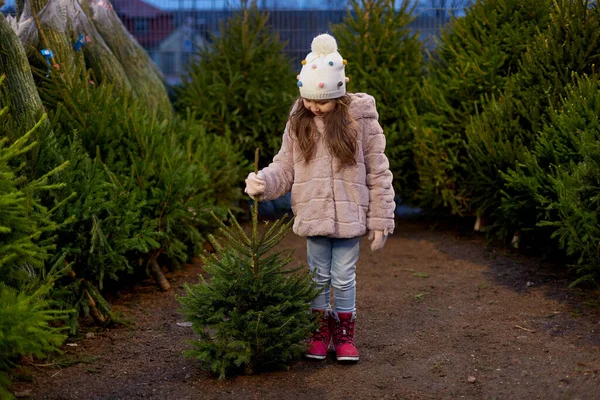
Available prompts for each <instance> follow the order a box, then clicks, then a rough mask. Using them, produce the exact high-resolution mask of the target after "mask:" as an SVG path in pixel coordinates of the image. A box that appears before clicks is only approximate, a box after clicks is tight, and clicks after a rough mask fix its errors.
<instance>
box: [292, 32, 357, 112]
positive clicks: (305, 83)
mask: <svg viewBox="0 0 600 400" xmlns="http://www.w3.org/2000/svg"><path fill="white" fill-rule="evenodd" d="M311 50H312V51H311V52H310V53H308V55H307V56H306V58H305V59H304V60H303V61H302V70H301V71H300V75H298V88H299V89H300V96H302V97H303V98H305V99H310V100H328V99H337V98H338V97H342V96H343V95H345V94H346V83H347V82H348V78H346V75H345V73H344V69H345V66H346V60H344V59H343V58H342V56H341V55H340V53H338V51H337V50H338V47H337V42H336V41H335V39H334V37H333V36H331V35H328V34H326V33H324V34H322V35H319V36H317V37H315V38H314V39H313V41H312V45H311Z"/></svg>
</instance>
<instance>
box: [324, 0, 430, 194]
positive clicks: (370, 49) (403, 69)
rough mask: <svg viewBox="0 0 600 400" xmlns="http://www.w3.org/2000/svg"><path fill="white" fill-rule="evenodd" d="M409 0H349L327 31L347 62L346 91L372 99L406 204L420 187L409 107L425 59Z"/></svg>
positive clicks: (421, 74)
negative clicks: (339, 20) (343, 13)
mask: <svg viewBox="0 0 600 400" xmlns="http://www.w3.org/2000/svg"><path fill="white" fill-rule="evenodd" d="M414 4H416V3H413V2H412V1H410V0H403V1H396V0H350V1H349V2H348V14H347V16H346V17H345V18H344V20H343V22H342V23H341V24H338V25H334V26H332V27H331V30H332V32H333V34H334V36H335V37H336V40H337V41H338V45H339V49H340V53H341V54H343V56H344V57H345V58H346V59H347V60H348V65H347V66H346V71H347V74H348V76H349V78H350V82H349V83H348V87H349V89H350V91H354V92H366V93H368V94H370V95H372V96H374V97H375V100H376V101H377V110H378V112H379V121H380V123H381V125H382V127H383V131H384V133H385V137H386V141H387V146H386V153H387V155H388V157H389V159H390V168H391V170H392V173H393V174H394V189H395V191H396V194H398V195H399V196H400V197H401V198H402V200H403V201H404V202H406V203H410V202H412V198H413V193H414V191H415V190H416V189H417V187H418V183H417V182H418V176H417V174H416V170H415V166H414V157H413V131H412V129H410V127H409V125H408V123H407V122H408V109H409V104H410V101H411V99H412V98H413V97H414V96H415V94H416V92H417V89H418V86H419V84H420V81H421V78H422V77H423V69H424V61H423V55H422V50H421V43H420V42H419V39H418V36H417V34H415V33H414V32H413V31H412V30H411V29H410V25H411V23H412V22H413V20H414V16H413V13H412V12H413V7H414Z"/></svg>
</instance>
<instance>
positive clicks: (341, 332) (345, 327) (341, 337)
mask: <svg viewBox="0 0 600 400" xmlns="http://www.w3.org/2000/svg"><path fill="white" fill-rule="evenodd" d="M352 333H353V332H352V322H350V321H347V320H346V321H340V323H339V324H336V339H337V340H336V341H337V342H338V343H349V344H354V338H353V335H352Z"/></svg>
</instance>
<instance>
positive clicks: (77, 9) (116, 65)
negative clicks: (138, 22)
mask: <svg viewBox="0 0 600 400" xmlns="http://www.w3.org/2000/svg"><path fill="white" fill-rule="evenodd" d="M61 1H62V2H63V4H66V6H67V15H68V16H69V20H70V22H71V24H72V25H73V29H74V31H75V35H76V36H77V37H79V35H81V34H84V35H87V36H88V37H89V39H90V40H89V41H87V42H86V43H85V44H84V46H83V48H82V51H83V54H84V56H85V62H86V65H87V66H88V67H89V68H91V69H92V71H93V72H94V75H95V78H96V79H97V80H98V82H99V83H109V84H112V85H113V87H114V88H115V91H116V92H117V94H120V93H122V92H123V91H130V90H131V84H130V82H129V79H128V78H127V74H126V73H125V69H124V68H123V66H122V65H121V63H120V62H119V60H117V58H116V57H115V55H114V54H113V52H112V51H111V50H110V48H109V47H108V45H107V44H106V41H105V40H104V39H103V37H102V35H100V33H99V32H98V30H97V29H96V26H95V25H94V23H93V22H92V11H91V10H90V8H89V6H88V5H87V4H86V3H85V2H83V3H79V1H78V0H61Z"/></svg>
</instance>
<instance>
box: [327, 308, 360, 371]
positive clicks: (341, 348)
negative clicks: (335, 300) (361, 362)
mask: <svg viewBox="0 0 600 400" xmlns="http://www.w3.org/2000/svg"><path fill="white" fill-rule="evenodd" d="M336 314H337V315H336ZM336 314H334V315H333V316H332V317H331V318H330V320H331V333H332V335H333V346H334V347H335V354H336V357H337V360H338V361H358V349H357V348H356V346H354V325H355V324H356V322H355V321H356V313H354V312H339V313H336ZM336 317H337V318H336Z"/></svg>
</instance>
